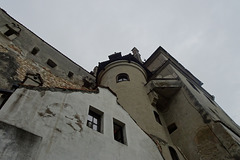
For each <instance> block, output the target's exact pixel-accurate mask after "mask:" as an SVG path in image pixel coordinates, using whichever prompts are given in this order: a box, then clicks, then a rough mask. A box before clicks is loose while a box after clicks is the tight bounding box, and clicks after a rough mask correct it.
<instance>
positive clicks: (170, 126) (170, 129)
mask: <svg viewBox="0 0 240 160" xmlns="http://www.w3.org/2000/svg"><path fill="white" fill-rule="evenodd" d="M167 128H168V132H169V134H171V133H173V132H174V131H175V130H176V129H177V126H176V124H175V123H173V124H170V125H169V126H168V127H167Z"/></svg>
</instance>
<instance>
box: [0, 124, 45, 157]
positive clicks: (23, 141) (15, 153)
mask: <svg viewBox="0 0 240 160" xmlns="http://www.w3.org/2000/svg"><path fill="white" fill-rule="evenodd" d="M41 140H42V138H41V137H39V136H37V135H34V134H32V133H30V132H27V131H25V130H22V129H20V128H17V127H15V126H12V125H9V124H6V123H4V122H0V142H1V143H0V159H1V160H35V159H36V157H37V155H38V149H39V145H40V143H41Z"/></svg>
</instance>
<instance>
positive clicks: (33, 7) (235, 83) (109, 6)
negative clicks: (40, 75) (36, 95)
mask: <svg viewBox="0 0 240 160" xmlns="http://www.w3.org/2000/svg"><path fill="white" fill-rule="evenodd" d="M0 5H1V8H3V9H4V10H5V11H7V12H8V13H9V14H10V15H11V16H12V17H14V18H15V19H16V20H18V21H19V22H20V23H22V24H23V25H25V26H26V27H27V28H28V29H30V30H31V31H33V32H34V33H35V34H37V35H38V36H40V37H41V38H42V39H44V40H45V41H47V42H48V43H49V44H51V45H52V46H54V47H55V48H57V49H58V50H59V51H61V52H62V53H63V54H65V55H67V56H68V57H69V58H71V59H72V60H74V61H75V62H76V63H78V64H79V65H81V66H82V67H84V68H85V69H87V70H88V71H91V70H92V69H93V67H94V66H96V65H97V64H98V62H100V61H104V60H107V58H108V57H107V56H108V55H109V54H112V53H114V52H122V54H128V53H130V51H131V49H132V48H133V47H137V48H138V49H139V50H140V53H141V54H142V58H143V59H147V58H148V57H149V56H150V55H151V54H152V53H153V52H154V51H155V50H156V49H157V48H158V46H162V47H163V48H165V49H166V50H167V51H168V52H169V53H170V54H171V55H172V56H173V57H175V58H176V59H177V60H178V61H179V62H180V63H181V64H182V65H183V66H185V68H187V69H188V70H189V71H190V72H191V73H193V74H194V75H195V76H196V77H197V78H199V79H200V80H201V81H202V82H203V83H204V85H203V87H204V88H205V89H206V90H207V91H209V93H210V94H213V95H214V96H215V97H216V102H217V103H218V104H219V105H220V106H221V107H222V108H223V109H224V110H225V111H226V112H227V113H228V114H229V115H230V117H232V118H233V119H234V120H235V121H236V122H237V123H238V124H240V102H239V101H238V98H240V73H239V71H238V70H239V68H240V63H239V62H240V54H239V50H240V45H239V43H240V31H239V29H240V21H239V19H240V1H239V0H229V1H226V0H201V1H194V0H191V1H190V0H181V1H180V0H148V1H147V0H144V1H143V0H121V1H119V0H101V1H100V0H91V1H89V0H85V1H84V0H68V1H67V0H41V1H39V0H38V1H37V0H21V1H13V0H0Z"/></svg>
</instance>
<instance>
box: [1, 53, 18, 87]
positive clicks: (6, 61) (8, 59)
mask: <svg viewBox="0 0 240 160" xmlns="http://www.w3.org/2000/svg"><path fill="white" fill-rule="evenodd" d="M17 68H18V64H17V62H16V60H15V58H14V57H13V56H11V55H10V54H7V52H6V51H5V53H4V52H0V88H4V89H10V88H11V87H12V84H13V83H14V82H16V81H17V79H16V76H17V72H16V70H17Z"/></svg>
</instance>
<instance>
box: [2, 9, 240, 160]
mask: <svg viewBox="0 0 240 160" xmlns="http://www.w3.org/2000/svg"><path fill="white" fill-rule="evenodd" d="M132 52H133V54H129V55H125V56H122V55H121V53H115V54H113V55H110V56H109V60H107V61H105V62H101V63H99V65H98V67H97V68H96V69H95V71H94V72H91V74H90V73H89V72H88V71H86V70H85V69H83V68H82V67H81V66H79V65H77V64H75V63H74V62H73V61H71V60H70V59H68V58H67V57H66V56H64V55H63V54H62V53H60V52H59V51H57V50H56V49H54V48H53V47H52V46H50V45H49V44H47V43H46V42H44V41H43V40H42V39H41V38H39V37H38V36H37V35H35V34H34V33H32V32H31V31H30V30H28V29H27V28H25V27H24V26H23V25H21V24H20V23H19V22H17V21H16V20H14V19H13V18H12V17H10V16H9V15H8V14H7V13H6V12H5V11H3V10H1V11H0V141H1V143H0V159H3V160H8V159H12V160H15V159H16V160H22V159H24V160H26V159H36V160H45V159H51V160H55V159H58V160H59V159H60V160H61V159H62V160H65V159H71V160H75V159H76V160H77V159H91V160H97V159H107V160H108V159H109V160H110V159H143V160H145V159H153V160H161V159H166V160H171V159H173V160H185V159H189V160H197V159H201V160H210V159H223V160H238V159H240V129H239V126H238V125H237V124H235V123H234V122H233V121H232V120H231V118H229V117H228V116H227V114H226V113H225V112H224V111H223V110H222V109H221V108H220V107H219V106H218V105H217V103H216V102H215V101H214V97H213V96H212V95H210V94H209V93H208V92H207V91H206V90H205V89H204V88H202V86H201V85H202V82H201V81H199V80H198V79H197V78H196V77H194V75H192V74H191V73H190V72H189V71H188V70H186V69H185V68H184V67H183V66H182V65H181V64H180V63H178V62H177V61H176V60H175V59H174V58H173V57H172V56H171V55H170V54H169V53H167V52H166V51H165V50H164V49H163V48H162V47H159V48H158V49H157V50H156V51H155V52H154V53H153V54H152V55H151V56H150V57H149V58H148V60H147V61H146V62H142V60H141V56H140V54H139V53H138V50H137V49H136V48H134V49H133V50H132Z"/></svg>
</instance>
